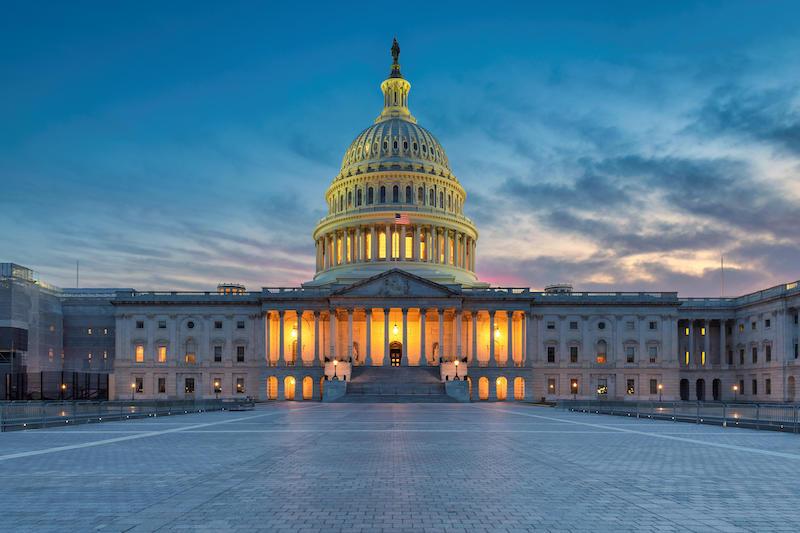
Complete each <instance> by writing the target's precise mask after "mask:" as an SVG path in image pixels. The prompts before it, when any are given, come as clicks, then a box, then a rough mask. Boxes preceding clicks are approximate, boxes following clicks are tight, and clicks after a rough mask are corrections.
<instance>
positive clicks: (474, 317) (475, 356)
mask: <svg viewBox="0 0 800 533" xmlns="http://www.w3.org/2000/svg"><path fill="white" fill-rule="evenodd" d="M470 315H472V354H471V355H472V356H471V358H470V360H469V362H470V363H471V364H474V365H477V364H478V311H471V312H470Z"/></svg>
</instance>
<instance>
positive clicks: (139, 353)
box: [135, 344, 144, 363]
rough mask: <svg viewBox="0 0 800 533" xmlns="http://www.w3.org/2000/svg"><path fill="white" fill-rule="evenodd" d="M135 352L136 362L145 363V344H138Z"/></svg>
mask: <svg viewBox="0 0 800 533" xmlns="http://www.w3.org/2000/svg"><path fill="white" fill-rule="evenodd" d="M135 353H136V362H137V363H144V345H142V344H137V345H136V351H135Z"/></svg>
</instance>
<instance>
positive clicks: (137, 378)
mask: <svg viewBox="0 0 800 533" xmlns="http://www.w3.org/2000/svg"><path fill="white" fill-rule="evenodd" d="M398 55H399V49H398V48H397V47H396V46H395V47H394V48H393V56H394V62H393V64H392V66H391V71H390V74H389V77H388V78H387V79H386V80H384V81H383V83H382V84H381V90H382V92H383V97H384V100H383V109H382V111H381V112H380V114H379V115H378V117H377V118H376V120H375V122H374V124H372V125H370V126H369V127H368V128H367V129H365V130H364V131H362V132H361V133H360V134H359V135H358V136H357V137H356V138H355V140H354V141H353V142H352V143H351V144H350V146H349V147H348V148H347V150H346V151H345V153H344V158H343V160H342V166H341V168H340V169H339V172H338V173H337V175H336V176H335V177H334V179H333V183H332V184H331V185H330V187H328V189H327V191H326V192H325V201H326V204H327V206H328V214H327V216H325V218H323V219H322V220H320V221H319V223H318V224H317V226H316V228H315V229H314V232H313V241H314V246H315V249H316V275H315V276H314V279H313V280H311V281H309V282H308V283H305V284H303V285H302V286H300V287H294V288H263V289H261V290H260V291H247V290H245V288H244V287H241V286H239V285H236V284H222V285H220V286H219V287H218V289H217V290H216V291H209V292H205V293H203V292H199V293H198V292H177V291H176V292H149V291H138V290H133V289H58V288H56V287H51V286H47V285H46V284H43V283H40V282H38V281H36V280H35V278H34V277H33V275H32V273H31V271H30V270H28V269H26V268H24V267H19V266H18V265H13V264H10V263H6V264H3V265H2V271H0V372H2V373H4V374H5V379H4V380H3V383H2V384H0V387H2V389H1V390H2V393H3V396H4V397H5V398H12V397H27V398H36V397H37V394H38V397H48V396H52V395H53V394H52V393H48V392H47V391H48V390H52V389H53V387H54V386H55V387H57V388H60V389H61V393H62V395H63V394H64V393H66V394H67V395H68V396H70V397H80V396H81V393H80V391H88V390H94V391H95V392H97V391H96V389H95V388H94V387H93V386H92V385H91V380H92V379H93V376H95V377H97V376H103V375H105V374H107V375H108V376H109V377H108V379H107V383H106V384H105V389H103V385H100V386H99V389H100V396H102V395H103V394H104V393H105V394H108V395H109V396H110V397H112V398H140V399H153V398H185V397H190V398H191V397H194V398H213V397H215V396H221V397H233V396H252V397H255V398H259V399H263V400H295V401H301V400H319V399H322V398H323V397H324V398H325V399H331V400H333V399H336V396H337V395H338V394H344V396H343V397H339V398H338V399H339V400H348V399H353V398H361V399H367V400H369V399H373V400H376V401H385V400H391V399H393V398H394V399H396V400H398V401H403V400H408V399H430V400H444V399H449V398H452V399H456V400H461V401H464V400H465V399H467V398H469V399H471V400H472V401H479V400H505V401H514V400H541V399H543V398H544V399H557V398H573V397H575V398H579V399H580V398H593V399H594V398H609V399H637V400H643V399H658V398H660V397H661V398H663V399H664V400H667V399H686V400H729V399H734V396H736V397H737V398H738V399H740V400H761V401H795V400H796V398H797V397H796V384H797V379H798V378H799V377H800V364H798V336H799V334H800V325H798V312H799V311H800V287H798V283H797V282H794V283H787V284H783V285H779V286H776V287H772V288H769V289H766V290H764V291H760V292H757V293H753V294H748V295H744V296H741V297H736V298H679V297H678V294H677V293H675V292H606V293H601V292H577V291H574V290H573V289H572V287H570V286H568V285H555V286H551V287H548V288H547V289H546V290H544V291H541V292H534V291H531V290H529V289H527V288H505V287H491V286H489V285H488V284H487V283H483V282H481V281H480V280H478V278H477V277H476V275H475V264H476V259H477V257H476V256H477V252H478V250H479V248H478V246H477V244H478V239H479V234H478V229H477V228H476V226H475V224H474V223H473V222H472V221H471V220H470V219H469V218H467V217H466V216H465V215H464V213H463V208H464V204H465V202H466V201H467V193H466V191H465V190H464V188H463V187H462V186H461V184H460V183H459V181H458V179H457V178H456V176H455V174H454V173H453V171H452V169H451V167H450V163H449V161H448V159H447V155H446V153H445V150H444V148H443V147H442V145H441V144H440V143H439V142H438V141H437V140H436V138H435V137H434V136H433V135H432V134H431V133H430V132H429V131H428V130H426V129H425V128H423V127H422V126H420V125H419V124H417V121H416V119H415V118H414V116H413V115H412V114H411V112H410V110H409V107H408V95H409V90H410V87H411V84H410V83H409V82H408V81H407V80H406V79H405V78H404V77H403V75H402V74H401V72H400V65H399V63H398ZM67 373H71V374H70V376H72V377H70V378H69V379H67V378H65V377H64V375H66V374H67ZM37 375H38V376H39V378H38V379H39V381H38V384H37V382H36V379H37V378H36V376H37ZM46 375H47V376H50V377H48V378H45V376H46ZM53 376H56V377H53ZM59 376H60V377H59ZM75 376H79V377H75ZM85 376H88V378H87V377H85ZM70 380H71V381H70ZM82 380H83V381H82ZM87 380H88V382H89V383H90V385H89V386H88V387H86V386H83V385H81V383H86V382H87ZM78 382H80V383H78ZM98 383H100V381H98ZM333 385H335V387H334V386H333ZM326 388H328V389H336V391H338V393H337V394H331V393H330V390H329V391H328V394H327V395H326V393H325V389H326ZM73 389H74V390H73ZM87 395H88V393H87Z"/></svg>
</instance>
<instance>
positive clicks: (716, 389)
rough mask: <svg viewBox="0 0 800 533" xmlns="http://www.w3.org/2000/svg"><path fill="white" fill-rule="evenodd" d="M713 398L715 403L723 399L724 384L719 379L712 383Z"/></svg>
mask: <svg viewBox="0 0 800 533" xmlns="http://www.w3.org/2000/svg"><path fill="white" fill-rule="evenodd" d="M711 397H712V398H714V401H715V402H718V401H720V400H721V399H722V382H721V381H720V380H719V379H715V380H714V381H712V382H711Z"/></svg>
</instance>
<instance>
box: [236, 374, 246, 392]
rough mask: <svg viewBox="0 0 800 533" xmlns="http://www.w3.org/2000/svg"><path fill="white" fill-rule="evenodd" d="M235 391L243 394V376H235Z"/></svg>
mask: <svg viewBox="0 0 800 533" xmlns="http://www.w3.org/2000/svg"><path fill="white" fill-rule="evenodd" d="M236 393H237V394H244V378H236Z"/></svg>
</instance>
